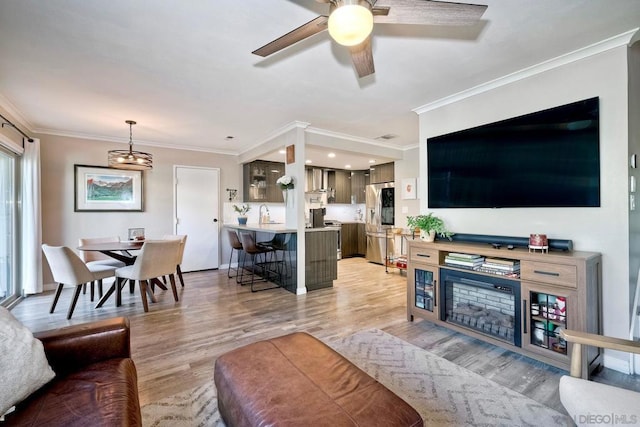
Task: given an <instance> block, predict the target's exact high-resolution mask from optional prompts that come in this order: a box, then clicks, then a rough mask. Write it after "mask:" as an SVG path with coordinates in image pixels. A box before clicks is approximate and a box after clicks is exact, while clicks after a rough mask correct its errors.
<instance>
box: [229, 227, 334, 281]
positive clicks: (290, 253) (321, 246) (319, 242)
mask: <svg viewBox="0 0 640 427" xmlns="http://www.w3.org/2000/svg"><path fill="white" fill-rule="evenodd" d="M223 227H226V228H228V229H231V230H236V231H245V232H247V231H249V232H252V233H255V235H256V239H255V240H256V241H257V242H261V241H268V240H270V239H271V238H273V235H274V234H286V235H287V236H285V241H286V249H285V252H286V254H284V253H283V254H281V255H280V261H279V262H284V263H286V267H285V268H283V269H282V271H283V272H284V274H283V275H281V276H280V277H278V278H277V279H275V282H276V283H278V284H279V285H280V286H282V287H283V288H285V289H286V290H288V291H289V292H292V293H296V289H297V286H298V285H297V273H296V271H297V258H298V256H297V235H298V230H296V229H295V228H288V227H287V226H286V225H285V224H273V223H270V224H255V223H253V224H245V225H240V224H223ZM304 231H305V236H306V238H305V283H304V284H305V287H306V288H307V291H313V290H316V289H321V288H327V287H332V286H333V281H334V280H335V279H337V277H338V263H337V261H338V258H337V250H338V239H337V238H336V236H337V234H335V233H338V232H339V231H340V227H339V226H327V227H319V228H305V230H304Z"/></svg>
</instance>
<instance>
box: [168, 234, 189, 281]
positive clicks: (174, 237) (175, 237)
mask: <svg viewBox="0 0 640 427" xmlns="http://www.w3.org/2000/svg"><path fill="white" fill-rule="evenodd" d="M162 240H178V241H179V242H180V249H179V250H178V262H177V264H176V273H177V274H178V279H180V285H181V286H182V287H183V288H184V278H183V277H182V269H181V268H180V265H181V264H182V258H183V257H184V248H185V246H186V245H187V235H186V234H165V235H164V236H163V237H162Z"/></svg>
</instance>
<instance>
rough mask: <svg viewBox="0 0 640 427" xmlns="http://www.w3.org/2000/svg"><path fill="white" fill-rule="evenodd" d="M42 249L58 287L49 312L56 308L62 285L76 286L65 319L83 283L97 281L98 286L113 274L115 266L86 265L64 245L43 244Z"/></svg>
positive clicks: (69, 314)
mask: <svg viewBox="0 0 640 427" xmlns="http://www.w3.org/2000/svg"><path fill="white" fill-rule="evenodd" d="M42 250H43V252H44V255H45V257H46V258H47V261H48V262H49V267H50V268H51V273H52V274H53V280H55V281H56V283H58V288H57V289H56V294H55V296H54V298H53V303H52V304H51V310H50V311H49V312H50V313H53V311H54V310H55V309H56V304H57V303H58V299H59V298H60V293H61V292H62V288H63V287H64V285H72V286H75V287H76V289H75V292H74V294H73V299H72V300H71V304H70V305H69V311H68V312H67V319H71V316H72V315H73V310H74V309H75V307H76V303H77V302H78V296H79V295H80V290H81V289H82V287H83V285H85V284H87V283H93V282H94V281H98V283H99V286H102V279H104V278H107V277H113V276H114V275H115V271H116V268H115V267H113V266H110V265H105V264H93V265H86V264H85V263H84V262H83V261H82V259H80V257H79V256H78V255H76V253H75V252H73V251H72V250H71V249H70V248H68V247H66V246H49V245H47V244H44V245H42ZM91 294H92V296H93V287H92V288H91Z"/></svg>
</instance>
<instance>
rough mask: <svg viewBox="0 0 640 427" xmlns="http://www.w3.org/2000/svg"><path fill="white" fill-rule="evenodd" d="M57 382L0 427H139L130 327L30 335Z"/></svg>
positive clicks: (100, 325)
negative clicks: (37, 343)
mask: <svg viewBox="0 0 640 427" xmlns="http://www.w3.org/2000/svg"><path fill="white" fill-rule="evenodd" d="M34 335H35V337H36V338H38V339H39V340H41V341H42V343H43V344H44V350H45V353H46V355H47V359H48V360H49V364H50V365H51V367H52V368H53V370H54V371H55V373H56V377H55V378H54V379H53V380H51V381H50V382H49V383H48V384H46V385H45V386H44V387H42V388H41V389H40V390H38V391H36V392H35V393H34V394H32V395H31V396H29V397H28V398H27V399H26V400H25V401H23V402H21V403H20V404H18V405H17V407H16V410H15V412H12V413H11V414H8V415H7V416H6V418H5V421H4V423H0V424H3V425H4V426H14V425H17V426H45V425H46V426H65V427H71V426H83V427H84V426H140V425H142V421H141V416H140V403H139V401H138V375H137V372H136V367H135V365H134V363H133V360H132V359H131V351H130V346H129V321H128V319H125V318H122V317H118V318H114V319H108V320H103V321H98V322H92V323H86V324H81V325H74V326H70V327H65V328H61V329H55V330H51V331H47V332H41V333H36V334H34Z"/></svg>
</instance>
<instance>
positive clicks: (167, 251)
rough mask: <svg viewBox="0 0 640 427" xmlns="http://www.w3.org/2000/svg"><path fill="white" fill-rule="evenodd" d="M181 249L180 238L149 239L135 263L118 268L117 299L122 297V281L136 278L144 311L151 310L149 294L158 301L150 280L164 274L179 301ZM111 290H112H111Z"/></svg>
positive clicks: (154, 300) (152, 299)
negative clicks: (176, 277) (177, 284)
mask: <svg viewBox="0 0 640 427" xmlns="http://www.w3.org/2000/svg"><path fill="white" fill-rule="evenodd" d="M179 250H180V241H179V240H147V241H145V242H144V245H142V250H141V251H140V253H139V254H138V257H137V258H136V261H135V262H134V263H133V265H129V266H126V267H122V268H118V269H117V270H116V273H115V274H116V283H115V288H112V289H114V290H115V291H116V292H117V296H116V298H117V301H119V299H120V288H121V283H122V282H121V281H122V280H123V279H128V280H135V281H137V282H138V283H139V287H140V298H141V299H142V305H143V307H144V311H145V312H147V311H149V303H148V301H147V294H148V295H149V298H151V302H156V299H155V296H154V294H153V292H152V289H151V286H150V283H149V281H151V280H157V278H159V277H162V276H169V279H170V281H171V290H172V292H173V298H174V300H175V301H176V302H178V300H179V299H178V291H177V289H176V279H175V275H174V273H175V271H176V263H177V261H178V254H179ZM110 292H111V290H110Z"/></svg>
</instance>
